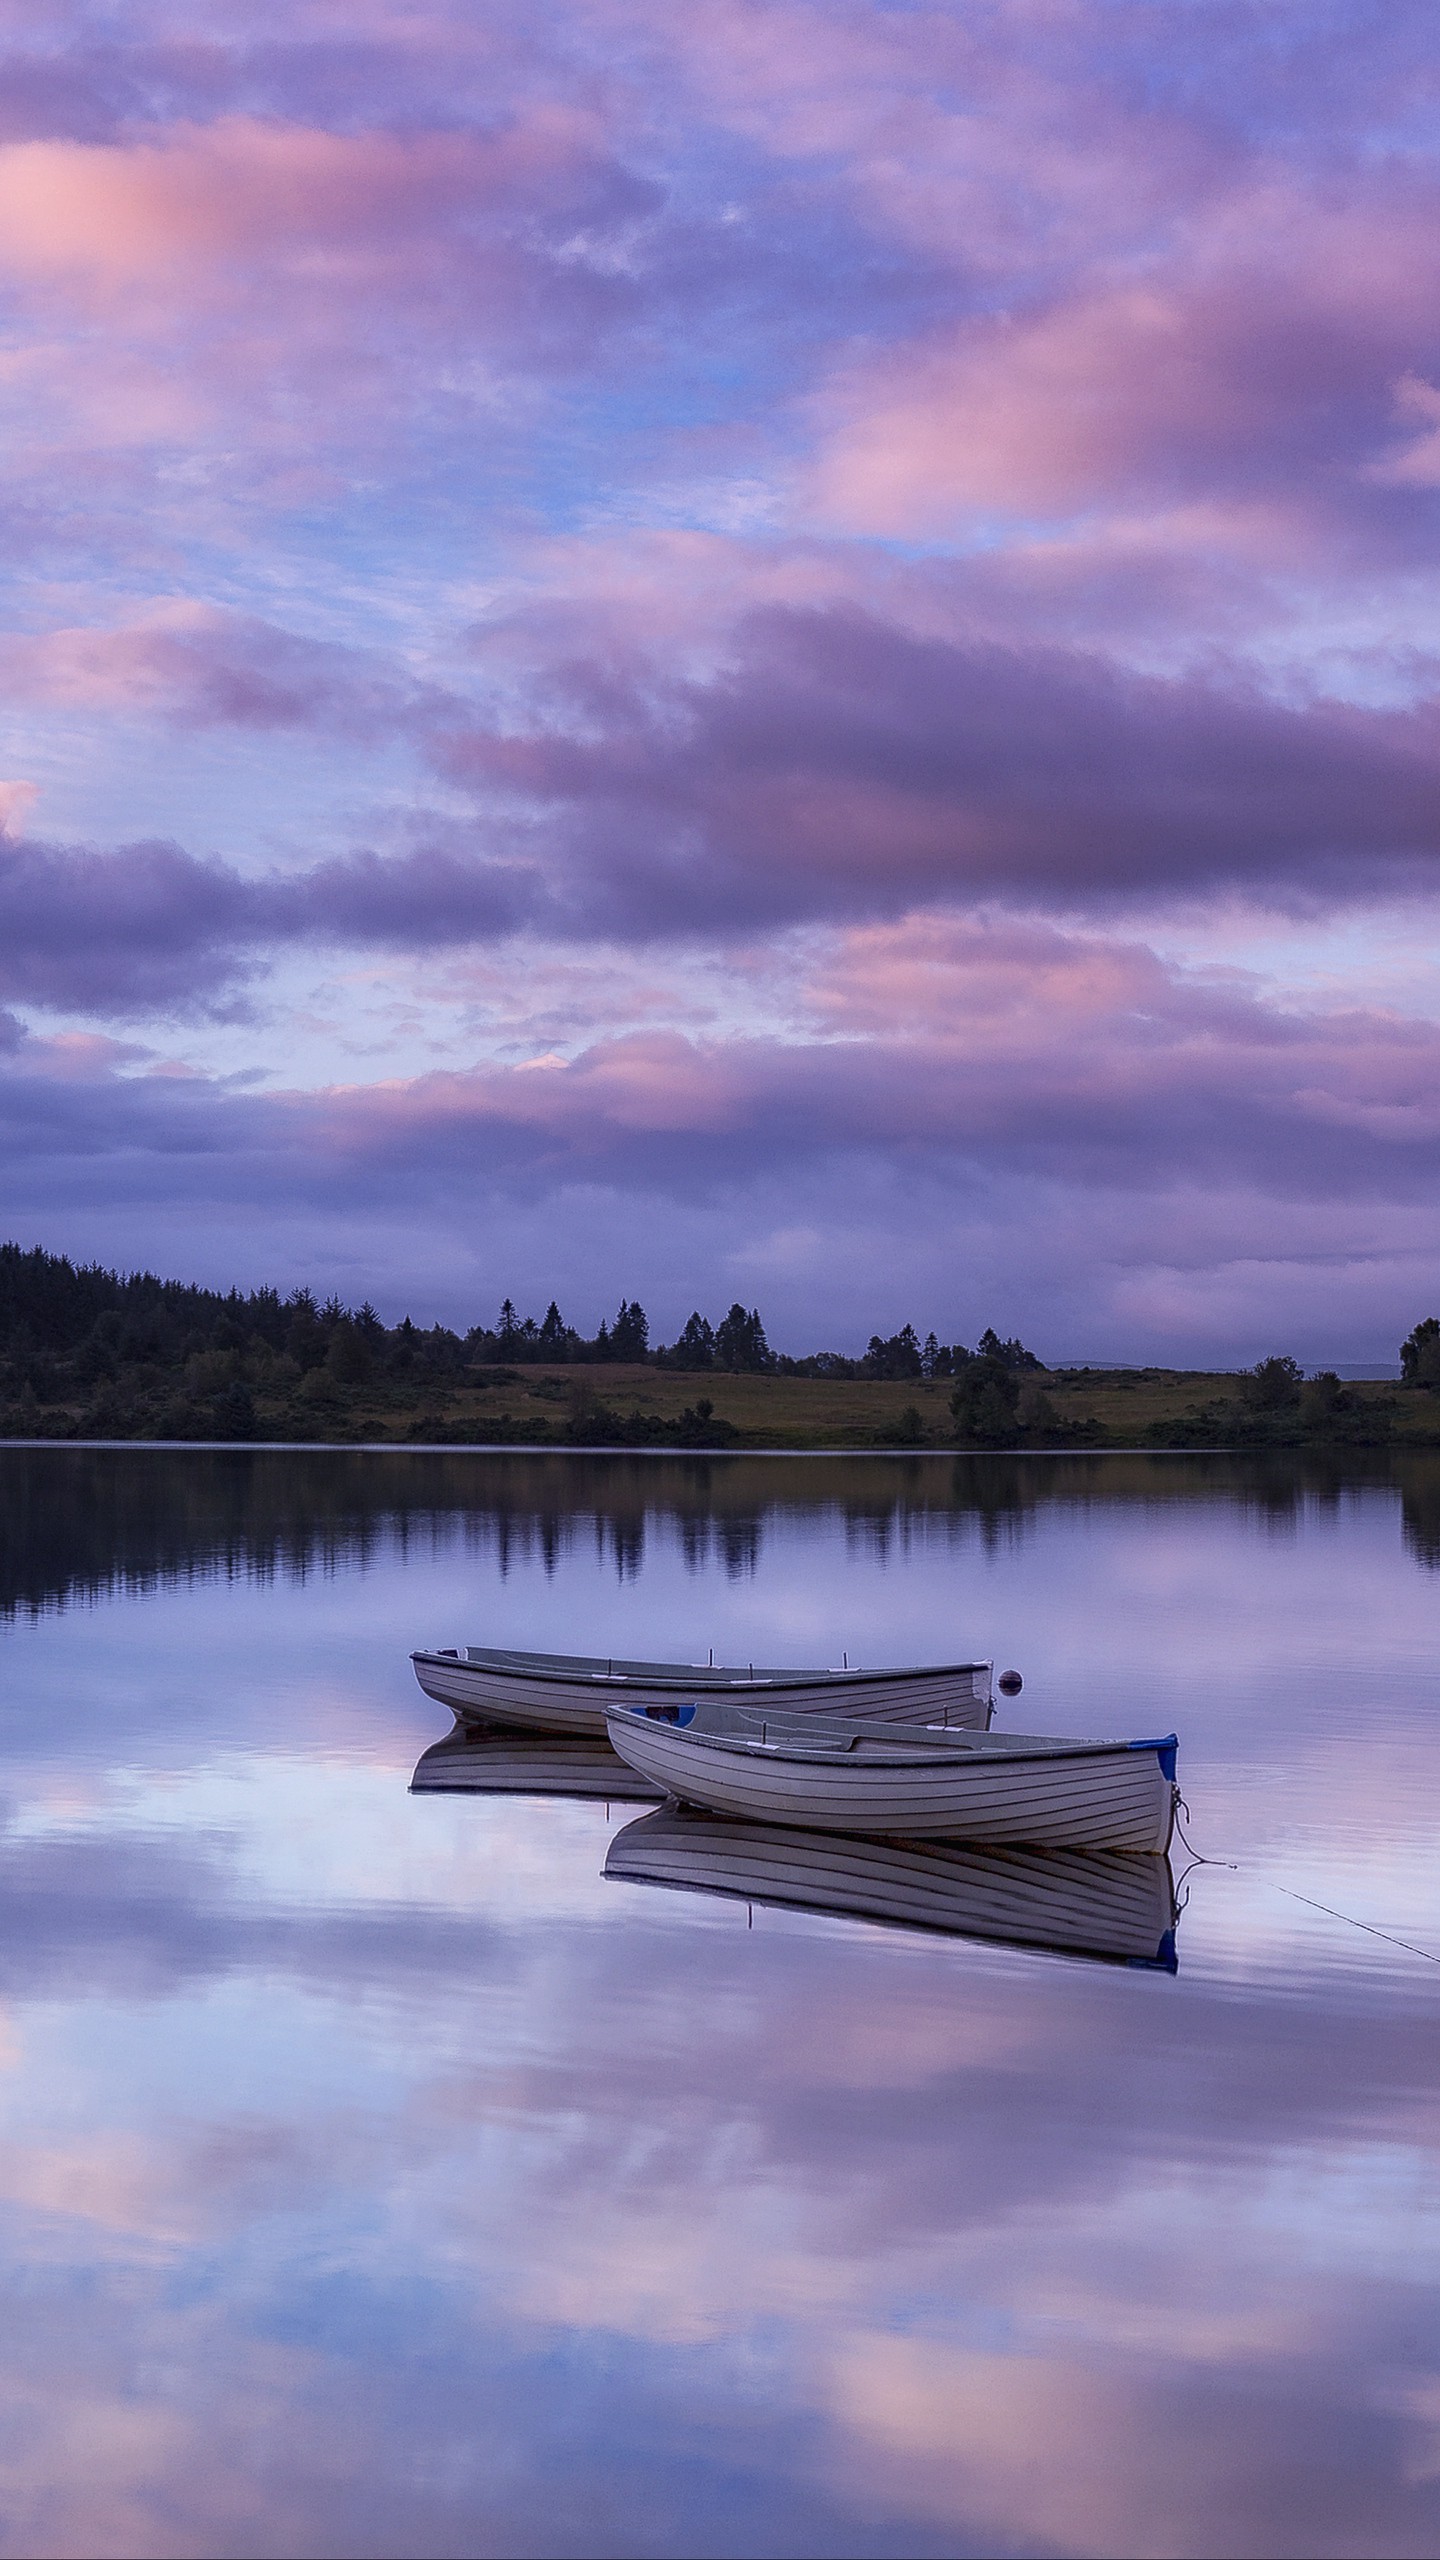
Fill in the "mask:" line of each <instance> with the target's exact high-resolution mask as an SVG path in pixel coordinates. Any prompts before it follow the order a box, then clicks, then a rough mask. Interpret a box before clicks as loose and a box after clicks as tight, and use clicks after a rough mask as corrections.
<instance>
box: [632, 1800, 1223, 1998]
mask: <svg viewBox="0 0 1440 2560" xmlns="http://www.w3.org/2000/svg"><path fill="white" fill-rule="evenodd" d="M605 1875H606V1877H607V1879H608V1880H609V1881H610V1882H611V1883H619V1884H651V1885H661V1886H667V1887H669V1888H670V1889H671V1890H673V1891H679V1892H683V1893H714V1894H722V1895H726V1896H729V1897H730V1898H732V1899H735V1900H739V1901H743V1902H759V1903H766V1904H772V1905H774V1906H775V1907H776V1908H779V1909H784V1910H792V1911H809V1912H813V1913H816V1914H820V1915H824V1916H826V1917H829V1918H834V1919H848V1920H864V1921H871V1922H879V1923H880V1924H881V1925H882V1926H885V1927H888V1928H899V1929H918V1930H924V1931H926V1932H928V1933H929V1934H930V1935H932V1936H936V1935H938V1936H942V1937H954V1938H976V1939H982V1940H984V1941H985V1943H986V1944H988V1945H998V1946H1013V1947H1020V1948H1024V1949H1026V1950H1027V1951H1028V1952H1030V1953H1040V1954H1050V1955H1065V1956H1080V1957H1085V1958H1089V1959H1090V1960H1092V1961H1095V1962H1099V1963H1106V1964H1120V1965H1131V1966H1140V1967H1143V1968H1145V1969H1147V1970H1150V1971H1158V1972H1163V1973H1174V1972H1176V1971H1177V1970H1178V1958H1177V1956H1176V1952H1175V1930H1176V1924H1177V1922H1178V1919H1179V1908H1178V1905H1177V1902H1176V1897H1175V1879H1174V1876H1173V1874H1172V1872H1171V1867H1170V1861H1169V1859H1168V1858H1157V1857H1139V1856H1133V1855H1132V1856H1125V1855H1122V1854H1120V1853H1118V1852H1108V1851H1102V1850H1079V1849H1072V1850H1061V1849H1052V1850H1045V1849H975V1848H965V1847H961V1846H959V1845H958V1844H955V1843H952V1842H949V1841H900V1840H870V1839H859V1838H851V1837H850V1836H849V1835H847V1834H844V1833H833V1832H832V1833H824V1832H813V1831H800V1830H792V1829H788V1828H784V1827H782V1826H781V1825H780V1824H778V1823H769V1822H731V1821H725V1820H723V1819H722V1818H720V1817H718V1816H715V1815H710V1814H701V1813H692V1812H691V1811H689V1810H688V1809H687V1808H685V1807H682V1806H679V1805H672V1804H665V1805H662V1806H661V1807H660V1808H659V1810H658V1811H657V1812H655V1813H647V1814H642V1815H641V1816H640V1817H639V1818H638V1819H637V1820H636V1821H634V1822H629V1823H627V1824H626V1826H625V1828H624V1830H623V1831H619V1832H617V1833H616V1835H615V1837H614V1839H613V1840H612V1841H611V1843H610V1848H609V1853H608V1855H607V1857H606V1860H605Z"/></svg>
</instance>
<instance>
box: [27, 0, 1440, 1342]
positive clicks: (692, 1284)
mask: <svg viewBox="0 0 1440 2560" xmlns="http://www.w3.org/2000/svg"><path fill="white" fill-rule="evenodd" d="M0 52H3V62H0V420H3V433H4V438H5V469H4V474H3V480H0V515H3V541H0V561H3V568H4V613H3V621H0V715H3V717H0V826H3V834H0V1159H3V1161H0V1228H3V1231H4V1232H5V1233H6V1234H8V1235H11V1236H14V1237H16V1238H17V1239H18V1240H19V1241H21V1242H22V1243H26V1244H45V1245H48V1246H50V1247H51V1248H52V1249H55V1250H60V1251H65V1252H68V1253H71V1254H72V1255H75V1256H77V1257H79V1258H82V1259H85V1260H90V1259H99V1260H101V1261H103V1262H106V1263H111V1264H117V1263H118V1264H120V1265H122V1266H125V1267H133V1266H135V1265H140V1264H143V1265H147V1266H149V1267H152V1268H157V1269H160V1270H162V1271H164V1272H166V1273H168V1274H173V1275H174V1276H177V1277H184V1278H188V1279H199V1280H204V1281H210V1282H215V1283H220V1284H223V1285H227V1286H228V1285H229V1284H230V1283H231V1282H232V1281H233V1282H238V1283H240V1284H241V1285H243V1286H253V1285H259V1284H260V1283H262V1282H269V1281H273V1282H276V1283H277V1284H278V1285H280V1286H281V1287H283V1288H287V1289H288V1288H290V1287H293V1286H295V1285H297V1284H298V1283H300V1282H308V1283H309V1284H311V1285H314V1286H316V1287H318V1288H319V1289H321V1290H322V1291H328V1290H330V1289H335V1290H337V1291H338V1292H339V1294H340V1295H341V1296H343V1297H345V1298H347V1299H349V1300H351V1301H352V1302H355V1301H358V1300H360V1299H361V1298H364V1297H366V1296H369V1297H370V1298H372V1299H373V1300H374V1302H375V1303H376V1305H377V1306H378V1307H379V1308H380V1310H381V1312H382V1313H383V1314H385V1315H386V1316H387V1317H388V1318H390V1319H392V1320H393V1319H396V1318H398V1317H399V1316H400V1315H401V1314H403V1313H405V1312H407V1311H408V1312H410V1313H412V1314H413V1315H414V1316H415V1318H416V1320H417V1321H426V1322H429V1321H434V1320H437V1319H440V1320H444V1321H446V1322H449V1323H454V1324H461V1325H468V1324H471V1323H474V1322H477V1321H482V1320H490V1319H492V1318H493V1314H494V1310H495V1308H496V1307H497V1306H498V1303H499V1300H500V1299H501V1298H502V1297H503V1296H505V1295H507V1294H508V1295H510V1296H512V1297H514V1298H515V1299H516V1300H517V1301H518V1302H519V1303H520V1305H521V1306H522V1308H524V1307H526V1306H533V1307H535V1308H536V1309H537V1310H541V1309H543V1306H544V1304H545V1302H546V1300H547V1299H548V1298H550V1297H551V1296H552V1295H554V1296H557V1297H558V1299H559V1301H560V1304H561V1307H562V1310H563V1312H564V1314H565V1315H566V1317H567V1318H568V1319H569V1320H570V1321H571V1322H573V1323H576V1324H578V1325H580V1326H581V1327H583V1328H584V1329H585V1330H589V1329H591V1328H593V1326H594V1325H595V1324H596V1323H597V1322H598V1320H599V1318H600V1317H601V1315H603V1314H610V1313H613V1310H614V1307H615V1304H616V1302H617V1301H618V1299H619V1298H620V1296H621V1295H622V1294H623V1295H626V1296H632V1297H633V1296H637V1295H638V1296H639V1297H641V1298H642V1299H643V1301H644V1303H645V1305H646V1307H647V1309H648V1310H649V1312H650V1315H651V1320H652V1327H653V1329H654V1330H655V1331H656V1332H657V1333H662V1334H666V1335H673V1334H674V1333H675V1332H677V1331H678V1330H679V1328H680V1326H681V1325H682V1324H683V1322H684V1319H685V1317H686V1316H687V1314H688V1313H689V1311H690V1309H691V1308H692V1306H698V1307H699V1308H701V1309H702V1310H703V1311H706V1312H708V1313H710V1314H711V1315H712V1316H713V1315H716V1314H718V1313H719V1312H721V1311H722V1310H723V1308H724V1307H725V1306H726V1305H728V1304H729V1303H730V1301H731V1300H732V1299H734V1298H736V1297H739V1298H742V1299H743V1300H744V1301H745V1302H746V1303H747V1304H757V1305H758V1306H759V1307H760V1309H761V1311H762V1314H763V1315H764V1317H765V1320H766V1323H767V1325H768V1328H769V1332H770V1335H771V1339H772V1340H773V1341H774V1342H776V1343H777V1344H778V1345H779V1346H780V1347H782V1348H785V1349H790V1350H797V1351H799V1350H807V1349H814V1348H819V1347H830V1348H834V1349H840V1350H847V1349H854V1348H857V1347H860V1346H862V1345H863V1342H864V1340H865V1339H866V1337H867V1336H868V1334H869V1333H870V1332H871V1331H872V1330H874V1329H879V1330H881V1331H884V1332H890V1331H892V1330H893V1329H894V1328H895V1327H897V1326H898V1325H900V1324H902V1323H904V1322H905V1321H907V1320H913V1321H914V1322H915V1323H916V1324H917V1325H918V1326H919V1327H920V1329H921V1330H922V1332H923V1331H925V1330H927V1329H928V1328H929V1327H931V1326H932V1325H933V1326H934V1327H935V1329H936V1330H937V1331H938V1332H939V1333H940V1334H941V1336H942V1338H945V1339H959V1340H966V1341H971V1342H973V1341H974V1339H975V1338H976V1336H977V1334H978V1333H979V1331H980V1330H981V1329H982V1328H983V1327H984V1326H985V1325H986V1324H994V1325H995V1326H996V1327H997V1328H998V1329H999V1330H1000V1331H1001V1332H1002V1333H1010V1332H1014V1331H1019V1332H1020V1333H1022V1334H1023V1336H1024V1337H1025V1339H1026V1340H1027V1341H1032V1342H1033V1343H1034V1344H1035V1347H1036V1348H1037V1349H1039V1350H1040V1351H1041V1352H1042V1353H1045V1354H1048V1355H1049V1356H1051V1357H1053V1358H1057V1359H1065V1358H1078V1357H1087V1356H1088V1357H1102V1358H1103V1357H1115V1358H1133V1359H1180V1360H1189V1361H1196V1362H1202V1361H1206V1360H1211V1359H1214V1360H1221V1361H1234V1360H1251V1359H1255V1358H1258V1357H1260V1356H1262V1355H1263V1354H1266V1353H1269V1352H1273V1351H1276V1350H1287V1351H1291V1352H1293V1353H1294V1354H1296V1356H1298V1357H1301V1358H1303V1359H1306V1360H1307V1361H1310V1362H1314V1361H1316V1360H1323V1359H1327V1358H1331V1359H1339V1360H1350V1361H1355V1360H1364V1359H1367V1358H1371V1357H1376V1356H1381V1357H1383V1356H1386V1355H1390V1356H1393V1354H1394V1350H1395V1346H1396V1344H1397V1343H1398V1341H1399V1339H1400V1338H1401V1336H1402V1335H1403V1334H1404V1333H1406V1332H1407V1331H1408V1330H1409V1328H1410V1326H1411V1325H1412V1324H1413V1323H1414V1322H1415V1321H1416V1319H1417V1318H1418V1317H1420V1316H1422V1315H1424V1314H1426V1313H1428V1312H1429V1311H1430V1310H1431V1308H1432V1305H1434V1304H1435V1303H1436V1302H1437V1301H1440V1274H1437V1270H1436V1263H1437V1251H1440V1203H1437V1184H1436V1174H1437V1170H1440V981H1437V977H1436V971H1435V947H1436V940H1437V923H1440V905H1437V899H1440V626H1437V622H1436V617H1435V613H1434V610H1433V607H1432V604H1431V597H1432V594H1433V589H1434V576H1435V568H1436V563H1437V555H1440V513H1437V491H1440V119H1437V104H1440V100H1437V86H1440V71H1437V61H1436V53H1435V45H1434V21H1433V13H1432V12H1431V11H1430V10H1429V9H1428V8H1424V9H1422V8H1421V7H1420V6H1418V5H1415V0H1384V5H1380V0H1375V5H1361V4H1360V0H1308V5H1299V0H1166V5H1164V6H1158V5H1140V0H994V4H993V5H985V4H984V0H972V4H971V5H959V0H954V4H953V5H950V6H943V5H942V6H920V5H917V6H906V5H883V4H882V0H870V4H869V5H865V4H864V0H810V5H793V4H792V0H762V4H758V5H757V4H756V0H707V5H706V6H705V7H704V8H703V9H699V10H677V9H675V8H674V7H673V6H668V5H667V6H664V7H661V6H658V5H656V0H527V5H526V6H525V7H524V8H520V7H518V6H513V7H512V6H511V5H510V0H487V5H486V6H485V7H483V8H481V7H478V6H476V5H474V4H473V0H471V5H469V6H457V5H453V0H433V5H414V6H402V5H389V6H387V5H383V0H345V5H344V6H343V8H342V7H339V6H334V5H326V0H290V5H287V7H286V8H284V9H283V10H281V9H279V8H278V7H275V6H273V5H271V6H269V7H262V6H247V5H246V0H237V5H235V6H234V7H232V8H230V9H228V10H226V11H224V12H222V13H217V12H214V11H210V10H206V11H202V10H200V9H199V8H197V7H196V6H195V5H194V0H189V4H188V5H187V0H132V5H130V6H127V8H126V9H125V10H124V11H123V12H120V11H112V10H109V9H106V8H103V7H93V8H87V7H84V6H81V5H74V4H73V0H72V4H71V5H66V0H57V5H56V6H55V7H54V8H52V9H50V10H48V11H46V12H44V13H41V14H37V13H36V12H35V11H34V10H33V9H32V8H25V9H21V8H20V7H18V6H16V5H14V0H8V4H7V0H0Z"/></svg>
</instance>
